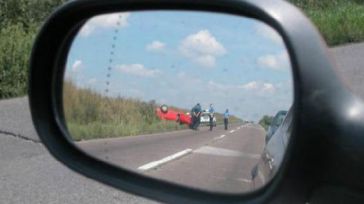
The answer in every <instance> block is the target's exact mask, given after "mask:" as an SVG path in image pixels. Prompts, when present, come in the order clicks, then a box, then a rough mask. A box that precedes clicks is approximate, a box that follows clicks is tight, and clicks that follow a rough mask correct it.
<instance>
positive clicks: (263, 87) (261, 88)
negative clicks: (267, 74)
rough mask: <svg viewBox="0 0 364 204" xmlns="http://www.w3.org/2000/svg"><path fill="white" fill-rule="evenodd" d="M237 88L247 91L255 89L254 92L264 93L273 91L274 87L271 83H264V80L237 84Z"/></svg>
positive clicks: (274, 90)
mask: <svg viewBox="0 0 364 204" xmlns="http://www.w3.org/2000/svg"><path fill="white" fill-rule="evenodd" d="M239 88H242V89H244V90H247V91H256V93H259V94H262V93H263V94H265V93H269V94H272V93H275V92H276V87H275V86H274V85H273V84H271V83H264V82H258V81H251V82H248V83H246V84H243V85H241V86H239Z"/></svg>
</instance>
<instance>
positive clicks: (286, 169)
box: [29, 0, 364, 203]
mask: <svg viewBox="0 0 364 204" xmlns="http://www.w3.org/2000/svg"><path fill="white" fill-rule="evenodd" d="M136 10H194V11H209V12H219V13H227V14H233V15H238V16H247V17H251V18H255V19H258V20H260V21H262V22H265V23H266V24H268V25H270V26H271V27H273V28H274V29H275V30H277V31H278V32H279V33H280V35H281V36H282V38H283V40H284V42H285V44H286V46H287V48H288V51H289V57H290V60H291V62H292V67H293V68H292V72H293V78H294V91H295V95H294V104H293V108H292V111H293V123H292V128H291V129H290V132H289V134H290V135H291V136H290V137H291V140H290V144H289V145H288V149H287V153H286V156H285V159H284V161H283V164H282V166H281V169H280V171H279V172H278V174H277V176H276V177H275V178H274V179H273V180H272V181H271V182H270V183H269V184H268V185H266V186H265V187H263V188H262V189H260V190H257V191H254V192H251V193H247V194H217V193H211V192H204V191H201V190H197V189H191V188H187V187H183V186H179V185H176V184H173V183H168V182H162V181H159V180H156V179H153V178H149V177H145V176H142V175H139V174H137V173H133V172H131V171H128V170H126V169H121V168H118V167H116V166H112V165H110V164H108V163H105V162H103V161H100V160H97V159H95V158H92V157H90V156H89V155H87V154H85V153H84V152H82V151H80V150H79V149H77V148H76V147H75V146H74V145H72V144H71V143H70V141H69V139H68V136H67V135H68V132H67V129H66V127H65V122H64V116H63V107H62V80H63V74H64V67H65V61H66V60H65V58H66V56H67V53H68V50H69V47H70V44H71V42H72V40H73V37H74V36H75V34H76V33H77V31H78V30H79V29H80V27H81V26H82V25H83V24H84V22H85V21H86V20H87V19H88V18H90V17H92V16H95V15H98V14H103V13H109V12H122V11H136ZM332 66H333V65H332V62H331V60H330V56H329V55H328V51H327V47H326V44H325V43H324V41H323V40H322V38H321V36H320V34H319V33H318V31H317V30H316V29H315V28H314V26H313V25H312V24H311V23H310V21H309V20H308V19H307V18H306V17H305V16H304V15H303V14H302V13H301V12H300V11H299V10H298V9H297V8H295V7H294V6H292V5H290V4H289V3H287V2H285V1H270V0H258V1H257V0H245V1H238V0H216V1H209V0H133V1H128V0H126V1H119V0H104V1H99V0H78V1H70V2H69V3H67V4H65V5H64V6H62V7H61V8H60V9H58V10H57V11H56V12H55V13H54V14H53V15H52V16H51V17H50V18H49V19H48V20H47V22H46V23H45V24H44V26H43V28H42V30H41V31H40V33H39V35H38V37H37V39H36V41H35V44H34V48H33V51H32V56H31V64H30V80H29V87H30V88H29V100H30V106H31V113H32V118H33V121H34V125H35V127H36V130H37V132H38V134H39V136H40V138H41V140H42V142H43V144H44V145H45V146H46V147H47V148H48V150H49V151H50V153H51V154H52V155H53V156H54V157H55V158H57V159H58V160H59V161H61V162H62V163H64V164H65V165H67V166H68V167H69V168H71V169H73V170H74V171H77V172H79V173H81V174H83V175H85V176H87V177H90V178H92V179H95V180H98V181H100V182H103V183H106V184H108V185H111V186H113V187H115V188H118V189H121V190H125V191H128V192H132V193H135V194H138V195H142V196H146V197H150V198H153V199H157V200H160V201H163V202H178V203H199V202H207V203H233V202H246V203H261V202H266V201H268V200H269V199H270V198H272V197H273V196H276V197H277V196H278V197H279V195H280V194H282V192H284V191H285V190H286V189H285V185H286V184H288V185H291V184H292V183H294V185H302V186H304V188H303V189H300V191H299V192H298V191H297V192H294V193H297V194H300V197H302V199H306V198H307V197H308V196H309V195H310V193H311V192H312V189H313V188H314V186H316V185H318V184H319V183H325V182H328V183H333V184H341V185H344V186H345V187H347V188H354V189H364V188H363V185H362V182H363V181H364V175H362V176H361V177H359V178H358V177H357V176H355V175H360V174H361V173H360V172H364V164H363V162H360V161H364V151H363V149H364V148H363V146H364V142H363V139H358V138H360V136H361V135H362V133H363V132H364V123H363V121H364V120H363V119H364V111H363V110H360V111H358V112H357V113H356V114H355V115H354V116H353V115H350V113H349V112H350V111H349V109H350V108H353V107H354V108H355V106H358V104H361V101H359V100H358V99H357V98H356V97H354V96H353V95H352V94H351V93H350V92H348V91H347V90H346V89H345V88H344V87H343V86H342V85H341V83H340V81H339V80H338V79H337V77H336V75H335V73H334V72H333V69H332ZM357 141H361V142H357ZM342 145H344V147H350V148H343V146H342ZM325 150H327V151H325ZM330 150H337V151H335V152H331V151H330ZM349 170H351V172H348V171H349ZM355 173H357V174H355ZM276 199H279V198H276Z"/></svg>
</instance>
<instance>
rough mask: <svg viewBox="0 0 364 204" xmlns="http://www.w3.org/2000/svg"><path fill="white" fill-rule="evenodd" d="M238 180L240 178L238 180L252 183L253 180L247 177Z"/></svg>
mask: <svg viewBox="0 0 364 204" xmlns="http://www.w3.org/2000/svg"><path fill="white" fill-rule="evenodd" d="M237 180H238V181H242V182H245V183H251V182H252V180H250V179H245V178H238V179H237Z"/></svg>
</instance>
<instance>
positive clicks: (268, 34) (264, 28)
mask: <svg viewBox="0 0 364 204" xmlns="http://www.w3.org/2000/svg"><path fill="white" fill-rule="evenodd" d="M255 31H256V33H257V34H258V35H260V36H262V37H264V38H266V39H269V40H271V41H272V42H275V43H278V44H283V40H282V37H281V36H280V35H279V33H278V32H277V31H276V30H274V29H273V28H271V27H270V26H268V25H266V24H264V23H259V24H257V26H256V27H255Z"/></svg>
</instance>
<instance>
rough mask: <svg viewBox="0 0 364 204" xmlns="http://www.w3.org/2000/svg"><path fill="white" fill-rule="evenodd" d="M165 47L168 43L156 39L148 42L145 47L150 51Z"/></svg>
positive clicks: (160, 49) (157, 50)
mask: <svg viewBox="0 0 364 204" xmlns="http://www.w3.org/2000/svg"><path fill="white" fill-rule="evenodd" d="M165 47H166V45H165V44H164V43H162V42H160V41H158V40H155V41H153V42H152V43H150V44H148V45H147V46H146V48H145V49H146V50H147V51H150V52H160V51H162V50H164V48H165Z"/></svg>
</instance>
